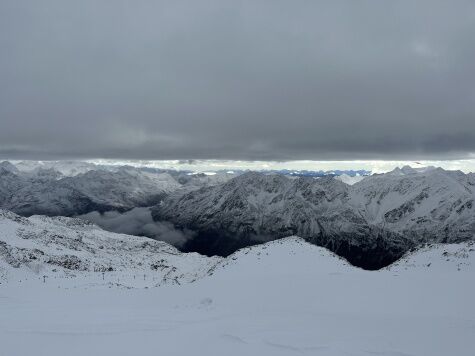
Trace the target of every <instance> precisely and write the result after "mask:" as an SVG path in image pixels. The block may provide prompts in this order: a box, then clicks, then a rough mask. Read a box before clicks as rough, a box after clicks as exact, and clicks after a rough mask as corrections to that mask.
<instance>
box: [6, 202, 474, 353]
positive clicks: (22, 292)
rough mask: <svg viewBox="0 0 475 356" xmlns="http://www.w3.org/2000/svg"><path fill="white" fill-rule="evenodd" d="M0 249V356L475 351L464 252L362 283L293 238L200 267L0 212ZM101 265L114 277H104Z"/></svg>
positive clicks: (343, 265) (469, 247)
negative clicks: (168, 274) (169, 274)
mask: <svg viewBox="0 0 475 356" xmlns="http://www.w3.org/2000/svg"><path fill="white" fill-rule="evenodd" d="M55 235H56V236H55ZM0 241H1V242H2V244H1V245H0V266H1V267H0V271H3V274H4V279H3V280H2V281H1V284H0V316H1V317H0V355H2V356H11V355H19V356H22V355H31V354H34V355H38V356H42V355H45V356H46V355H47V356H55V355H65V354H67V355H71V356H76V355H77V356H83V355H114V356H118V355H124V356H125V355H143V356H146V355H198V354H199V355H210V356H212V355H239V356H241V355H301V354H303V355H325V356H337V355H338V356H340V355H354V356H369V355H383V356H426V355H431V356H439V355H440V356H447V355H457V356H472V355H473V350H475V338H474V330H475V308H473V300H475V299H474V298H475V285H474V283H473V280H474V276H475V252H474V247H475V245H474V244H473V243H472V242H465V243H460V244H450V245H438V244H434V245H430V246H429V245H428V246H425V247H424V248H423V249H422V250H420V251H413V252H411V253H409V254H407V255H406V256H405V257H404V258H403V259H402V260H401V261H399V262H398V263H397V264H394V265H392V266H390V267H388V268H386V269H384V270H380V271H365V270H362V269H358V268H355V267H353V266H351V265H349V264H348V263H347V262H346V261H345V260H343V259H341V258H339V257H337V256H336V255H334V254H333V253H331V252H329V251H328V250H326V249H324V248H321V247H317V246H314V245H311V244H308V243H307V242H305V241H303V240H302V239H300V238H297V237H289V238H285V239H281V240H278V241H273V242H269V243H266V244H262V245H259V246H254V247H249V248H245V249H242V250H240V251H237V252H236V253H234V254H232V255H231V256H229V257H227V258H206V257H202V256H199V255H196V254H181V253H179V252H177V251H176V250H175V249H174V248H173V247H171V246H168V245H166V244H164V243H160V242H156V241H150V240H147V239H145V238H139V237H133V236H125V235H119V234H113V233H108V232H105V231H102V230H100V229H99V228H97V227H95V226H92V225H89V224H84V222H81V221H78V220H75V219H68V218H59V219H58V218H53V219H52V218H45V217H31V218H29V219H26V218H21V217H19V216H17V215H15V214H12V213H9V212H5V211H3V212H2V214H1V216H0ZM147 242H149V243H150V245H144V244H145V243H147ZM101 246H102V248H101ZM35 251H36V252H35ZM38 251H41V252H42V253H43V254H42V253H41V252H38ZM30 253H31V254H32V256H36V257H37V258H36V259H31V258H30ZM64 255H69V256H77V259H75V258H72V257H70V258H69V259H63V258H60V257H61V256H64ZM55 256H56V257H58V258H55ZM162 259H165V260H166V262H164V263H162V266H160V267H158V268H156V269H155V268H154V267H153V265H152V263H155V262H158V263H161V262H160V260H162ZM49 260H52V261H60V262H59V263H56V262H55V263H48V261H49ZM65 261H69V262H67V263H65ZM76 262H78V263H76ZM140 263H141V264H140ZM163 265H166V267H165V266H163ZM76 266H81V267H80V268H76ZM98 266H104V267H107V268H108V267H113V268H114V270H113V271H110V272H109V271H107V272H104V275H105V277H104V279H103V272H102V271H101V268H99V269H98V271H96V272H94V270H95V269H96V268H94V267H98ZM83 267H87V268H85V269H84V268H83ZM174 268H175V269H176V270H175V272H174V276H175V277H176V278H175V277H172V276H170V278H166V279H165V280H164V281H163V277H164V276H165V275H166V274H167V273H169V271H171V270H173V269H174ZM162 269H163V270H162ZM54 270H55V271H54ZM96 270H97V269H96ZM142 274H146V278H145V280H144V278H143V276H142ZM43 276H46V277H45V278H44V281H43ZM133 276H135V277H136V278H135V279H134V278H133ZM139 277H140V278H139ZM162 281H163V282H162ZM192 281H194V282H193V283H188V282H192ZM178 282H179V283H178ZM155 286H156V288H152V287H155Z"/></svg>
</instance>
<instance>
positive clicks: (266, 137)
mask: <svg viewBox="0 0 475 356" xmlns="http://www.w3.org/2000/svg"><path fill="white" fill-rule="evenodd" d="M474 83H475V3H474V2H473V1H456V2H449V1H437V0H436V1H428V0H424V1H417V2H416V1H409V0H406V1H392V2H386V1H385V2H381V1H357V2H355V1H276V0H274V1H236V0H233V1H227V0H224V1H223V0H216V1H210V0H204V1H134V2H130V1H117V0H114V1H97V0H84V1H76V2H72V1H63V0H57V1H50V0H47V1H33V0H30V1H28V0H27V1H16V0H3V1H1V2H0V125H1V127H0V155H2V156H5V157H7V158H43V159H47V158H66V157H68V158H70V157H71V158H95V157H104V158H142V159H169V158H173V159H198V158H218V159H237V158H239V159H277V160H287V159H317V160H318V159H353V158H362V159H370V158H383V159H384V158H386V159H396V158H397V159H404V158H411V159H413V158H415V157H417V158H437V159H441V158H462V157H466V156H467V155H468V154H469V153H470V152H475V85H474Z"/></svg>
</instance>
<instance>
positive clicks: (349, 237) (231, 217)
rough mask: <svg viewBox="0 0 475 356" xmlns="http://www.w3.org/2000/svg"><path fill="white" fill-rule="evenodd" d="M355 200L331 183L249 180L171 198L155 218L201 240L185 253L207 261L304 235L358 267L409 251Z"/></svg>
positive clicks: (253, 177)
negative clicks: (355, 205) (369, 218)
mask: <svg viewBox="0 0 475 356" xmlns="http://www.w3.org/2000/svg"><path fill="white" fill-rule="evenodd" d="M350 198H351V197H350V186H348V185H347V184H345V183H342V182H340V181H338V180H335V179H333V178H332V177H324V178H320V179H314V178H309V177H302V178H297V179H289V178H286V177H284V176H281V175H264V174H261V173H255V172H250V173H246V174H243V175H241V176H239V177H236V178H234V179H232V180H230V181H229V182H226V183H224V184H222V185H218V186H215V187H207V188H203V189H200V190H196V191H193V192H190V193H187V194H184V195H180V194H172V195H171V196H169V197H168V198H167V199H165V201H164V202H162V203H161V204H160V205H158V206H157V207H155V209H154V210H153V215H154V217H155V219H157V220H169V221H172V222H174V223H175V224H176V225H178V226H179V227H186V228H188V229H191V230H193V231H195V232H197V236H196V237H195V238H194V239H192V240H190V241H189V242H188V243H187V245H186V246H185V247H184V249H185V250H186V251H198V252H201V253H205V254H209V255H213V254H219V255H227V254H230V253H232V252H234V251H235V250H236V249H237V248H240V247H243V246H248V245H252V244H256V243H259V242H263V241H268V240H273V239H277V238H281V237H286V236H289V235H298V236H301V237H304V238H306V239H307V240H309V241H311V242H313V243H315V244H317V245H320V246H325V247H328V248H329V249H330V250H332V251H334V252H336V253H338V254H340V255H342V256H344V257H346V258H348V260H349V261H350V262H352V263H354V264H356V265H360V266H363V267H365V268H378V267H380V266H381V265H385V264H388V263H390V262H392V261H393V260H395V259H396V258H397V257H399V256H401V255H402V254H403V253H404V251H406V249H407V246H411V244H410V241H408V240H407V239H405V238H404V237H403V236H401V235H399V234H396V233H393V232H390V231H388V230H384V229H382V228H381V227H379V226H374V225H371V224H369V223H368V222H367V221H366V220H365V219H364V217H363V216H362V215H361V213H360V212H359V211H358V210H357V209H354V208H353V207H352V206H350V205H349V201H350Z"/></svg>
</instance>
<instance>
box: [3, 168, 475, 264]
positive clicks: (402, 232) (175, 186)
mask: <svg viewBox="0 0 475 356" xmlns="http://www.w3.org/2000/svg"><path fill="white" fill-rule="evenodd" d="M340 173H342V175H340V176H337V177H334V176H333V175H323V176H319V177H313V176H301V177H299V176H295V175H290V174H287V175H285V174H276V173H272V172H245V173H241V172H239V173H236V172H219V173H216V174H203V173H200V174H194V173H190V172H177V171H164V170H159V169H151V168H150V169H149V168H134V167H129V166H100V165H93V164H91V163H81V162H79V163H74V162H49V163H48V162H39V163H31V162H29V163H28V162H27V163H25V162H23V163H22V162H19V163H16V164H12V163H10V162H3V163H0V208H3V209H7V210H10V211H12V212H15V213H18V214H20V215H23V216H30V215H35V214H42V215H49V216H84V217H85V218H87V217H88V216H89V217H91V218H94V219H93V221H95V222H97V223H98V224H101V226H103V227H105V228H109V229H110V230H111V231H116V232H124V231H125V232H127V233H136V234H140V235H142V234H146V235H147V234H148V235H147V236H151V237H154V238H160V236H165V235H164V234H163V230H166V232H167V233H168V232H170V231H171V232H172V233H173V236H175V235H177V236H178V235H179V236H180V238H179V239H173V238H169V239H168V240H167V241H170V242H172V241H174V240H175V241H177V244H176V246H177V247H179V248H180V249H182V250H183V251H196V252H200V253H203V254H207V255H221V256H226V255H229V254H231V253H233V252H234V251H236V250H237V249H239V248H241V247H245V246H249V245H253V244H256V243H262V242H266V241H270V240H274V239H278V238H283V237H287V236H291V235H298V236H301V237H303V238H305V239H306V240H307V241H309V242H312V243H314V244H316V245H319V246H324V247H327V248H329V249H330V250H331V251H333V252H335V253H337V254H338V255H340V256H344V257H345V258H347V259H348V260H349V261H350V262H351V263H353V264H355V265H357V266H361V267H364V268H369V269H377V268H381V267H384V266H386V265H388V264H390V263H391V262H393V261H395V260H396V259H398V258H399V257H401V256H402V255H403V254H404V253H405V252H407V251H409V250H410V249H412V248H413V247H415V246H417V245H419V244H422V243H426V242H443V243H451V242H460V241H467V240H472V239H474V236H475V214H474V212H475V210H474V209H475V208H474V207H473V202H474V199H475V175H474V174H472V173H470V174H464V173H462V172H460V171H446V170H443V169H441V168H434V167H426V168H418V169H414V168H411V167H403V168H397V169H395V170H394V171H392V172H389V173H386V174H374V175H372V176H365V177H363V176H361V175H354V176H353V177H350V176H347V175H345V173H344V172H340ZM353 173H354V172H353ZM149 206H154V207H153V209H152V216H153V218H154V219H155V223H156V224H159V225H160V226H155V227H153V226H152V227H153V231H154V232H153V233H152V232H151V230H150V229H148V228H147V229H140V228H137V229H135V231H136V232H134V230H133V229H130V228H127V229H125V228H124V226H126V225H127V226H128V225H132V224H133V225H134V226H138V225H140V223H141V222H142V221H144V219H145V218H146V219H145V220H146V221H147V224H148V223H153V221H151V217H150V213H149V211H148V210H146V211H143V213H144V214H145V215H146V216H145V217H140V219H139V217H138V215H139V214H138V212H141V213H142V211H141V210H140V211H139V210H134V212H132V213H130V214H129V213H128V212H130V211H132V209H134V208H138V207H149ZM110 211H113V212H114V214H120V213H125V212H127V214H124V216H120V217H118V216H117V215H110V214H109V215H108V216H105V217H104V218H103V217H101V213H104V212H110ZM85 214H88V215H85ZM147 214H148V215H147ZM111 217H113V218H114V220H111V219H110V218H111ZM106 218H107V219H108V220H107V221H106V220H105V219H106ZM131 218H132V219H135V220H134V221H133V222H131V223H130V224H129V223H128V220H127V219H131ZM162 223H164V224H165V225H163V224H162ZM150 226H151V225H150ZM163 226H165V227H166V229H164V228H163ZM173 226H175V228H177V229H178V230H177V231H176V233H175V231H173V229H174V227H173ZM123 229H125V230H123ZM179 230H184V231H186V233H185V234H180V231H179ZM157 231H158V232H157ZM149 232H150V233H149ZM167 236H168V235H167ZM173 236H172V237H173Z"/></svg>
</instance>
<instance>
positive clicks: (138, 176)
mask: <svg viewBox="0 0 475 356" xmlns="http://www.w3.org/2000/svg"><path fill="white" fill-rule="evenodd" d="M180 187H181V185H180V184H179V183H178V182H177V181H176V180H175V179H173V177H171V176H170V175H169V174H167V173H160V174H152V173H147V172H141V171H138V170H133V169H126V168H124V169H118V170H116V171H108V170H90V171H87V172H86V173H81V174H77V175H74V176H69V177H64V176H63V175H62V174H61V173H60V172H58V171H56V170H54V169H51V168H49V169H43V168H38V169H34V170H32V171H28V172H20V171H12V170H7V169H5V168H0V207H2V208H4V209H8V210H11V211H13V212H16V213H18V214H21V215H26V216H28V215H33V214H44V215H63V216H73V215H79V214H84V213H88V212H91V211H99V212H103V211H108V210H117V211H125V210H129V209H132V208H134V207H140V206H150V205H154V204H156V203H158V202H159V201H160V200H161V199H162V198H163V197H164V196H165V195H167V194H168V193H170V192H171V191H174V190H176V189H178V188H180Z"/></svg>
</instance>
